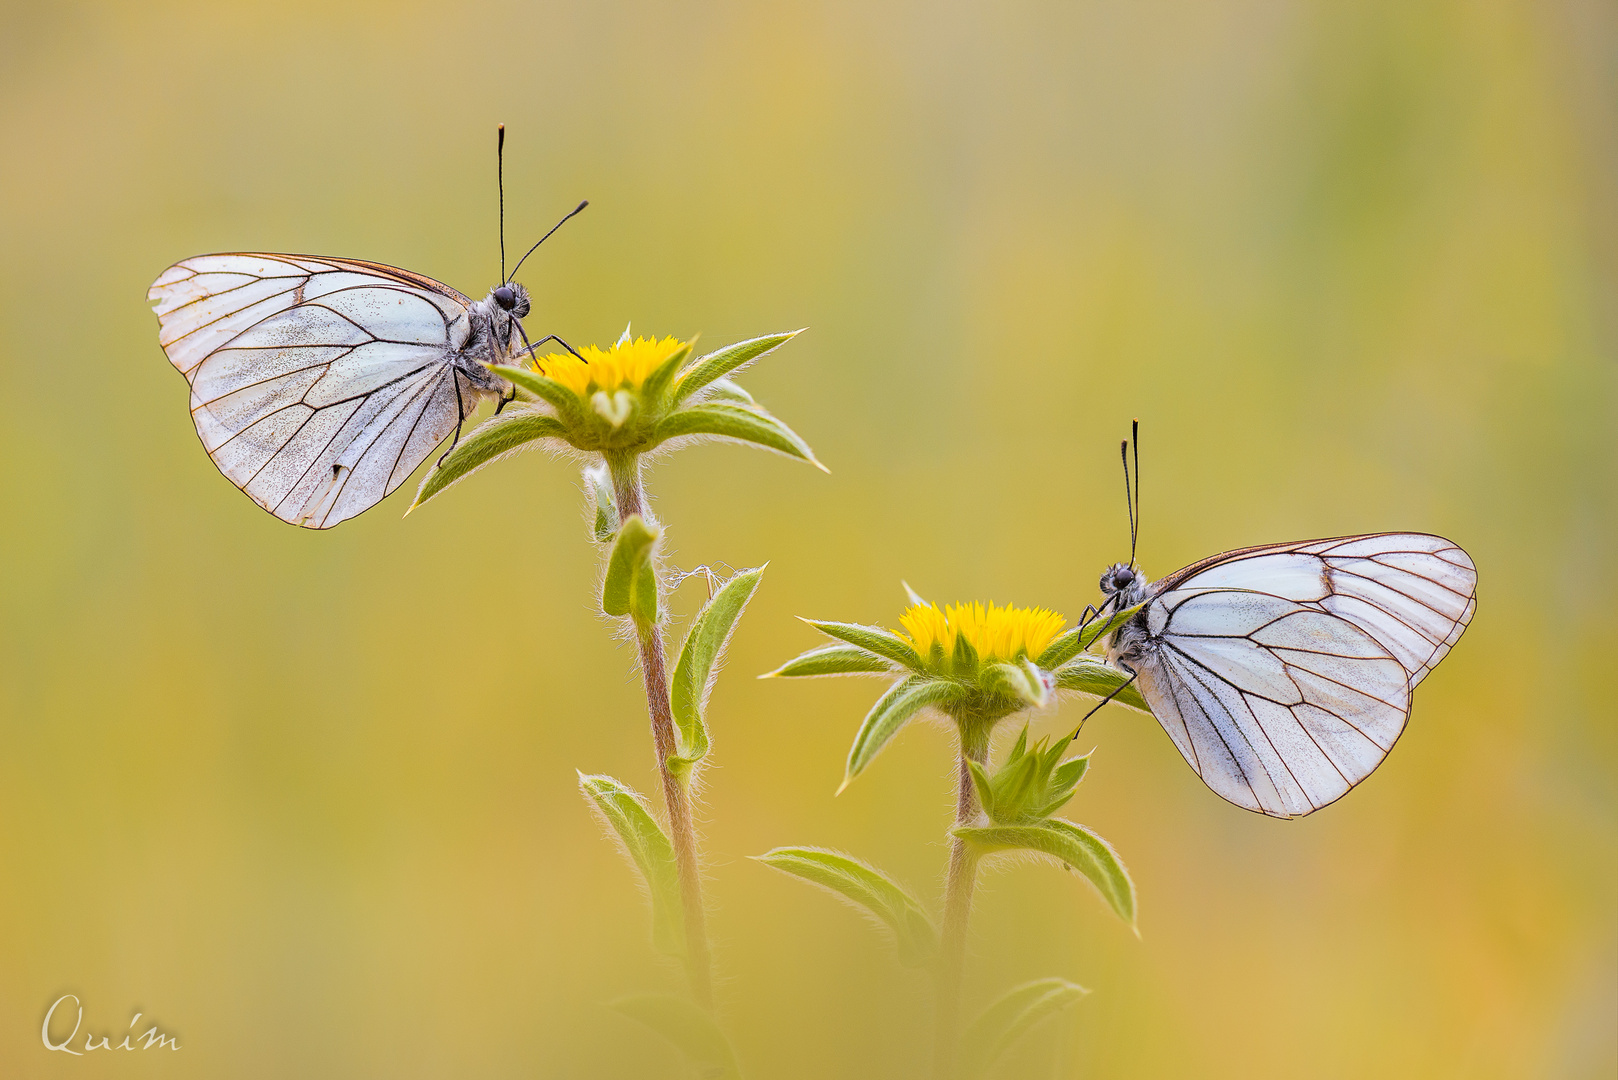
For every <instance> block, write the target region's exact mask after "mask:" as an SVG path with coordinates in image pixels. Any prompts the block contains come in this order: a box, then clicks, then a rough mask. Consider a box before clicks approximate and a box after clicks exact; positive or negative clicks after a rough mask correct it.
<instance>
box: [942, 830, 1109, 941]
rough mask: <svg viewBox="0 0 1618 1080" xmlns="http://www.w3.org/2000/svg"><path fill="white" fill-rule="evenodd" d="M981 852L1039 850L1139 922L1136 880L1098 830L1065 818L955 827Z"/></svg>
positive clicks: (987, 853)
mask: <svg viewBox="0 0 1618 1080" xmlns="http://www.w3.org/2000/svg"><path fill="white" fill-rule="evenodd" d="M951 831H952V832H953V833H954V835H956V836H959V837H960V838H961V839H963V840H965V841H966V842H967V843H968V844H970V845H972V847H974V848H975V849H977V851H978V852H979V853H980V854H983V855H989V854H993V853H994V852H997V851H1013V850H1021V851H1037V852H1039V853H1040V854H1042V855H1049V856H1050V857H1051V858H1053V859H1058V860H1060V861H1062V862H1064V863H1066V864H1067V865H1068V866H1069V867H1071V868H1072V869H1074V870H1077V871H1078V872H1079V873H1081V874H1083V875H1084V877H1085V878H1086V879H1087V880H1089V882H1090V884H1092V885H1094V886H1095V887H1096V891H1098V892H1099V893H1101V898H1102V899H1103V900H1105V901H1106V902H1107V905H1108V906H1109V907H1111V908H1112V910H1113V911H1114V912H1115V913H1116V914H1117V916H1118V917H1119V918H1120V919H1122V920H1124V922H1126V923H1128V924H1129V925H1130V926H1134V925H1135V883H1134V882H1133V881H1131V880H1130V877H1129V871H1127V870H1125V869H1124V864H1123V863H1122V862H1120V861H1119V860H1118V853H1117V852H1115V851H1113V850H1112V845H1111V844H1109V843H1107V842H1106V841H1105V840H1103V839H1101V837H1099V836H1097V835H1096V834H1095V833H1093V832H1091V831H1090V830H1089V829H1086V828H1085V827H1084V826H1082V825H1075V824H1073V822H1071V821H1066V820H1064V819H1062V818H1050V819H1048V820H1046V821H1041V822H1039V823H1037V824H1033V825H993V826H989V827H987V828H958V829H954V830H951Z"/></svg>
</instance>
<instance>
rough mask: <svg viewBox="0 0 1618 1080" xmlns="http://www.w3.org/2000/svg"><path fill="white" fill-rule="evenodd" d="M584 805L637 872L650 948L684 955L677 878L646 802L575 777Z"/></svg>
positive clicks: (599, 781)
mask: <svg viewBox="0 0 1618 1080" xmlns="http://www.w3.org/2000/svg"><path fill="white" fill-rule="evenodd" d="M579 790H580V791H582V792H583V793H584V798H585V800H586V801H587V802H588V803H589V804H590V806H591V807H592V808H593V809H594V810H595V811H596V813H598V814H600V815H601V817H602V819H603V820H604V821H606V823H607V824H608V825H610V826H611V827H612V832H613V835H614V836H615V837H617V839H618V843H619V845H620V846H621V847H622V849H623V852H624V854H625V855H628V856H629V859H630V861H631V862H633V863H634V864H635V868H636V869H637V870H639V871H640V876H641V880H642V881H644V882H645V883H646V892H647V894H648V895H649V896H650V897H651V901H652V944H653V945H654V946H655V947H656V948H657V949H658V950H660V951H662V952H665V953H668V954H670V955H671V956H682V955H684V953H685V922H684V911H683V909H682V908H681V906H680V873H679V870H678V869H677V868H676V866H675V862H674V845H673V844H671V843H669V838H668V836H667V835H666V834H665V833H664V832H663V828H662V826H660V825H659V824H658V823H657V819H656V818H654V817H652V813H651V811H650V810H648V809H647V808H646V800H645V799H643V798H642V797H641V796H640V795H638V794H636V793H635V792H634V791H632V790H631V789H629V788H628V787H625V786H624V785H623V784H621V783H619V782H618V781H617V780H614V779H613V778H612V777H610V776H587V775H585V774H584V773H580V774H579Z"/></svg>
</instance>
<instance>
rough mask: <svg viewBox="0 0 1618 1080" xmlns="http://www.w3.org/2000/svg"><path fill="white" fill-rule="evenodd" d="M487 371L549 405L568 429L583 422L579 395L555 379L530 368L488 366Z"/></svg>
mask: <svg viewBox="0 0 1618 1080" xmlns="http://www.w3.org/2000/svg"><path fill="white" fill-rule="evenodd" d="M489 370H490V371H492V372H494V373H495V374H496V375H499V376H500V377H501V378H503V379H505V380H507V381H508V382H510V383H511V384H512V385H514V386H516V387H517V388H518V389H519V390H526V391H528V392H529V393H530V394H533V395H534V396H535V397H537V398H539V399H540V400H541V401H544V402H547V403H549V404H550V406H551V408H553V409H555V410H556V415H557V416H558V417H560V418H561V420H562V422H563V423H565V424H567V426H568V427H572V428H576V427H578V426H579V425H580V424H581V423H582V422H583V421H584V419H585V415H584V403H583V402H582V401H580V400H579V395H577V394H575V393H574V392H573V391H572V390H570V389H568V388H567V387H565V386H563V385H562V384H561V383H559V382H557V381H556V380H555V379H552V378H550V377H549V376H547V375H541V374H540V373H539V372H537V371H534V370H533V369H531V368H525V367H512V366H511V365H509V364H490V365H489Z"/></svg>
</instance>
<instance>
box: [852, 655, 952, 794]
mask: <svg viewBox="0 0 1618 1080" xmlns="http://www.w3.org/2000/svg"><path fill="white" fill-rule="evenodd" d="M955 693H956V687H955V686H954V685H953V684H951V683H948V682H944V681H943V680H940V679H928V678H924V677H922V676H919V675H912V676H910V677H909V678H906V679H901V680H899V681H898V682H896V683H894V684H893V685H892V686H890V687H888V690H887V693H885V694H883V695H882V696H881V697H879V698H877V700H876V704H875V705H873V706H871V711H870V712H869V713H867V714H866V716H865V720H864V722H863V723H861V724H860V730H859V732H858V733H857V734H855V736H854V745H853V746H852V747H850V748H849V751H848V765H847V767H846V768H845V770H844V773H843V783H842V786H841V787H839V788H838V789H837V790H838V791H839V792H840V791H842V790H843V788H846V787H847V786H848V785H849V783H850V782H852V781H853V779H854V777H856V776H858V775H859V774H860V773H861V772H862V771H864V769H865V767H866V766H867V765H869V764H870V763H871V759H872V758H874V757H876V755H877V754H878V753H880V752H881V750H882V748H883V747H884V746H886V745H888V743H889V742H890V741H891V740H892V739H893V737H894V736H895V735H897V734H899V729H900V728H902V727H904V726H905V724H906V723H908V722H909V720H910V718H911V717H913V716H915V715H916V714H917V713H919V712H920V711H921V710H923V709H925V708H927V706H929V705H937V704H939V703H941V702H944V701H947V700H949V699H950V698H951V697H952V696H954V695H955Z"/></svg>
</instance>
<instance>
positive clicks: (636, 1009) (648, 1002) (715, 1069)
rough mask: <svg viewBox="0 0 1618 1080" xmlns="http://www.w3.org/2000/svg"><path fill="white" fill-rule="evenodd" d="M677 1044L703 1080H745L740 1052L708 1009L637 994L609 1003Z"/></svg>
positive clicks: (675, 999)
mask: <svg viewBox="0 0 1618 1080" xmlns="http://www.w3.org/2000/svg"><path fill="white" fill-rule="evenodd" d="M607 1007H608V1008H610V1009H616V1010H617V1011H618V1012H621V1013H623V1014H624V1015H625V1016H628V1017H631V1018H633V1019H635V1020H639V1021H640V1022H641V1023H643V1024H645V1025H646V1026H647V1027H649V1028H651V1029H652V1030H653V1031H655V1032H657V1033H658V1034H659V1035H661V1036H663V1038H665V1039H667V1040H668V1041H669V1042H671V1043H673V1044H674V1045H675V1046H676V1047H677V1048H678V1049H679V1051H680V1052H681V1053H682V1054H684V1055H685V1057H686V1060H688V1061H689V1062H690V1063H691V1068H692V1071H693V1072H695V1073H696V1075H697V1076H698V1077H700V1078H701V1080H741V1075H742V1074H741V1070H740V1069H739V1068H737V1066H736V1052H735V1051H734V1050H732V1049H731V1047H730V1040H729V1039H727V1038H725V1033H724V1032H722V1031H720V1030H719V1025H718V1024H717V1023H715V1022H714V1018H713V1017H712V1016H710V1015H709V1014H708V1013H707V1012H706V1011H705V1010H704V1009H702V1008H701V1007H700V1006H698V1005H697V1004H696V1003H695V1002H692V1001H690V1000H689V999H687V998H683V997H676V996H675V995H673V994H635V995H633V996H631V997H622V998H619V999H618V1000H617V1001H611V1002H608V1003H607Z"/></svg>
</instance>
